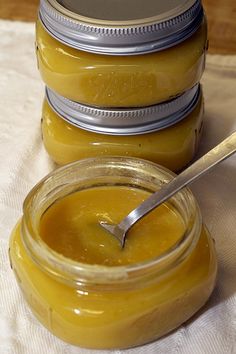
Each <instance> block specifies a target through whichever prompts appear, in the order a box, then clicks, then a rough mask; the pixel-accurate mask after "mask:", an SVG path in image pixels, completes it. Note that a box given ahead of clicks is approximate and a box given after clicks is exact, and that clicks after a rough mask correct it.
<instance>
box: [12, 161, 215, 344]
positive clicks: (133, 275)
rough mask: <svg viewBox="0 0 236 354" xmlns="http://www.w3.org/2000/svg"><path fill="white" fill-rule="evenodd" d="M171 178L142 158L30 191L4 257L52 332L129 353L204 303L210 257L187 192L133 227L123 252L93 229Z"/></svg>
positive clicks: (69, 174)
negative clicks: (124, 350) (128, 351)
mask: <svg viewBox="0 0 236 354" xmlns="http://www.w3.org/2000/svg"><path fill="white" fill-rule="evenodd" d="M172 178H173V174H172V173H171V172H169V171H168V170H166V169H164V168H162V167H160V166H158V165H155V164H152V163H150V162H148V161H145V160H139V159H131V158H121V157H107V158H106V157H105V158H97V159H86V160H82V161H79V162H76V163H73V164H70V165H68V166H64V167H62V168H60V169H58V170H56V171H54V172H52V173H51V174H50V175H49V176H47V177H46V178H45V179H44V180H42V181H41V182H40V183H39V184H38V185H37V186H36V187H35V188H34V189H33V190H32V191H31V192H30V193H29V195H28V196H27V198H26V200H25V202H24V213H23V217H22V219H21V220H20V222H19V223H18V224H17V226H16V228H15V229H14V231H13V233H12V236H11V241H10V250H9V254H10V260H11V265H12V268H13V270H14V272H15V274H16V277H17V280H18V283H19V285H20V287H21V289H22V292H23V294H24V297H25V299H26V301H27V302H28V304H29V306H30V308H31V310H32V311H33V313H34V314H35V315H36V317H37V318H38V319H39V321H40V322H41V323H42V324H43V325H44V326H46V327H47V328H48V329H49V330H50V331H51V332H52V333H53V334H55V335H56V336H58V337H59V338H61V339H63V340H65V341H66V342H69V343H71V344H74V345H79V346H82V347H86V348H97V349H102V348H106V349H108V348H109V349H114V348H128V347H132V346H137V345H141V344H144V343H147V342H149V341H152V340H155V339H157V338H159V337H161V336H162V335H165V334H166V333H168V332H170V331H171V330H173V329H174V328H176V327H178V326H179V325H180V324H182V323H183V322H184V321H186V320H187V319H188V318H190V317H191V316H192V315H193V314H194V313H195V312H196V311H197V310H198V309H199V308H200V307H202V306H203V305H204V304H205V302H206V301H207V299H208V298H209V296H210V294H211V292H212V290H213V287H214V284H215V277H216V268H217V267H216V256H215V250H214V244H213V241H212V239H211V237H210V235H209V233H208V232H207V230H206V228H205V227H204V226H203V225H202V220H201V213H200V211H199V208H198V205H197V203H196V201H195V198H194V197H193V195H192V193H191V192H190V191H189V190H188V189H184V190H183V191H181V192H179V193H178V194H176V195H175V196H174V197H172V198H171V199H170V200H169V201H168V202H167V203H165V204H163V205H162V206H160V207H159V208H156V209H155V210H154V211H152V212H151V213H150V214H149V215H147V216H146V217H145V218H144V219H143V220H141V221H140V222H138V223H137V224H136V226H135V227H134V228H133V230H132V229H131V231H130V234H128V237H127V242H126V245H125V249H121V247H120V245H119V243H118V241H117V240H116V239H115V238H113V236H111V235H110V234H107V233H106V231H105V230H104V229H102V228H101V227H100V225H99V221H102V220H103V221H110V222H118V221H119V220H120V219H122V218H123V217H124V216H125V214H126V213H128V212H129V211H131V210H132V209H133V208H135V207H136V206H137V205H138V204H139V203H140V202H141V201H142V200H144V199H146V198H147V197H148V196H149V195H150V194H151V193H153V192H155V191H156V190H158V189H160V188H161V185H162V184H163V183H167V182H168V181H169V180H170V179H172Z"/></svg>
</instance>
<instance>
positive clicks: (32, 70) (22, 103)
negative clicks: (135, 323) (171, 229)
mask: <svg viewBox="0 0 236 354" xmlns="http://www.w3.org/2000/svg"><path fill="white" fill-rule="evenodd" d="M0 48H1V51H0V210H1V212H0V353H1V354H42V353H50V354H69V353H70V354H75V353H76V354H88V353H91V354H95V353H98V354H103V353H114V354H122V353H126V354H134V353H135V354H142V353H149V354H154V353H155V354H158V353H160V354H178V353H181V354H213V353H214V354H230V353H236V156H233V157H231V158H230V159H228V160H227V161H224V162H223V163H222V164H221V165H219V166H218V167H216V168H215V169H214V170H212V171H211V172H210V173H209V174H208V175H206V176H205V177H203V178H201V179H199V180H198V181H197V182H195V183H194V184H193V185H192V190H193V191H194V193H195V195H196V197H197V200H198V202H199V204H200V207H201V210H202V214H203V218H204V221H205V223H206V225H207V227H208V229H209V231H210V232H211V234H212V236H213V237H214V239H215V242H216V250H217V255H218V264H219V272H218V279H217V284H216V288H215V290H214V292H213V295H212V296H211V298H210V300H209V302H208V303H207V305H206V306H205V307H204V308H203V309H202V310H200V311H199V312H198V314H196V315H195V316H194V317H193V318H192V319H191V320H189V321H188V322H187V323H185V324H184V325H182V326H181V327H180V328H179V329H177V330H176V331H174V332H172V333H171V334H169V335H167V336H166V337H164V338H163V339H160V340H158V341H156V342H154V343H151V344H148V345H145V346H143V347H139V348H135V349H129V350H125V351H120V350H116V351H93V350H85V349H80V348H76V347H74V346H71V345H68V344H66V343H64V342H62V341H61V340H59V339H57V338H56V337H54V336H53V335H52V334H50V333H49V332H48V331H47V330H46V329H45V328H44V327H43V326H42V325H41V324H40V323H39V322H38V321H37V320H36V319H35V318H34V316H33V315H32V313H31V312H30V310H29V308H28V307H27V305H26V304H25V302H24V300H23V297H22V295H21V293H20V290H19V288H18V286H17V283H16V280H15V278H14V275H13V273H12V271H11V269H10V266H9V260H8V242H9V235H10V233H11V230H12V229H13V227H14V224H15V223H16V221H17V219H18V218H19V217H20V216H21V213H22V203H23V200H24V198H25V196H26V195H27V193H28V192H29V191H30V189H31V188H32V187H33V186H34V185H35V183H37V182H38V181H39V180H40V179H41V178H42V177H43V176H45V175H46V174H47V173H48V172H50V171H51V170H52V169H53V168H54V167H55V166H54V164H53V163H52V162H51V161H50V158H49V157H48V156H47V154H46V152H45V150H44V148H43V145H42V140H41V133H40V118H41V106H42V100H43V95H44V87H43V84H42V82H41V80H40V78H39V74H38V71H37V63H36V58H35V55H34V25H33V24H25V23H20V22H10V21H0ZM202 83H203V87H204V95H205V123H204V130H203V136H202V141H201V144H200V150H199V153H198V156H201V155H202V154H203V153H205V152H207V151H208V150H209V149H210V148H212V147H213V146H214V145H216V144H217V143H219V142H220V141H221V140H222V139H224V138H225V137H226V136H227V135H229V134H230V133H231V132H233V131H234V130H236V97H235V93H236V56H214V55H208V57H207V61H206V72H205V74H204V77H203V80H202ZM147 331H148V328H147Z"/></svg>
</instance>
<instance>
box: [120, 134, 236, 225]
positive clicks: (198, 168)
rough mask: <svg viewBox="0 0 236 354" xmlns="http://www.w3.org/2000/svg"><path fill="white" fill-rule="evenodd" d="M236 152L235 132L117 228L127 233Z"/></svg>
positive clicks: (129, 215)
mask: <svg viewBox="0 0 236 354" xmlns="http://www.w3.org/2000/svg"><path fill="white" fill-rule="evenodd" d="M235 151H236V132H234V133H233V134H231V135H230V136H229V137H228V138H226V139H225V140H223V141H222V142H221V143H220V144H219V145H217V146H216V147H215V148H214V149H212V150H210V151H209V152H208V153H207V154H206V155H204V156H202V157H201V158H200V159H199V160H197V161H196V162H194V163H193V164H192V165H190V166H189V167H188V168H187V169H186V170H184V171H183V172H182V173H180V174H179V175H177V176H176V177H175V178H174V179H173V180H172V181H170V182H169V183H167V184H166V185H164V186H163V187H161V189H160V190H159V191H157V192H155V193H154V194H152V195H151V196H150V197H149V198H148V199H146V200H145V201H144V202H143V203H142V204H140V205H139V206H138V207H137V208H136V209H134V210H133V211H131V212H130V213H129V214H128V215H127V216H126V217H125V218H124V219H123V220H122V221H121V222H120V224H119V228H122V229H123V230H126V231H128V230H129V228H130V227H131V226H132V225H133V224H135V223H136V222H137V221H138V220H139V219H141V218H142V217H143V216H144V215H146V214H148V213H149V212H150V211H152V210H153V209H154V208H156V207H157V206H158V205H160V204H161V203H163V202H165V201H166V200H167V199H169V198H170V197H171V196H172V195H174V194H175V193H176V192H178V191H179V190H181V189H182V188H184V187H185V186H186V185H188V184H190V183H192V182H193V181H195V180H196V179H197V178H199V177H200V176H201V175H203V174H204V173H206V172H207V171H209V170H210V169H211V168H212V167H214V166H215V165H217V164H218V163H220V162H221V161H223V160H225V159H226V158H227V157H229V156H230V155H232V154H233V153H234V152H235Z"/></svg>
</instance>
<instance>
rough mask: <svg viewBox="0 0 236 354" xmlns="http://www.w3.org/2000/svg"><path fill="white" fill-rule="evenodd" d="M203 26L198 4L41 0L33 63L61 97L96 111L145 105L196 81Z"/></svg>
mask: <svg viewBox="0 0 236 354" xmlns="http://www.w3.org/2000/svg"><path fill="white" fill-rule="evenodd" d="M206 47H207V24H206V18H205V17H204V13H203V9H202V5H201V2H200V0H187V1H184V2H183V1H181V0H175V1H174V2H173V1H170V0H167V1H165V2H161V1H155V0H146V1H145V2H144V1H143V0H129V1H127V0H119V2H113V1H112V2H111V1H104V0H103V1H102V0H96V1H88V0H81V1H80V2H79V3H78V1H69V0H41V3H40V10H39V19H38V22H37V26H36V52H37V58H38V66H39V70H40V73H41V76H42V79H43V81H44V82H45V84H46V85H47V86H48V87H49V88H51V89H52V90H54V91H56V92H57V93H58V94H60V95H62V96H64V97H66V98H69V99H71V100H74V101H78V102H81V103H83V104H88V105H94V106H100V107H143V106H148V105H153V104H156V103H159V102H163V101H166V100H169V99H171V98H173V97H175V96H177V95H179V94H181V93H183V92H184V91H186V90H187V89H190V88H191V87H193V86H194V85H195V84H196V83H197V82H199V81H200V78H201V76H202V73H203V70H204V65H205V53H206Z"/></svg>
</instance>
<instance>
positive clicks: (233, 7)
mask: <svg viewBox="0 0 236 354" xmlns="http://www.w3.org/2000/svg"><path fill="white" fill-rule="evenodd" d="M202 1H203V5H204V8H205V10H206V14H207V18H208V23H209V40H210V46H209V52H210V53H218V54H236V0H202ZM38 3H39V0H8V1H6V0H0V18H2V19H11V20H20V21H35V19H36V16H37V7H38Z"/></svg>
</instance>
